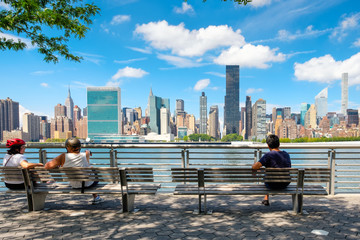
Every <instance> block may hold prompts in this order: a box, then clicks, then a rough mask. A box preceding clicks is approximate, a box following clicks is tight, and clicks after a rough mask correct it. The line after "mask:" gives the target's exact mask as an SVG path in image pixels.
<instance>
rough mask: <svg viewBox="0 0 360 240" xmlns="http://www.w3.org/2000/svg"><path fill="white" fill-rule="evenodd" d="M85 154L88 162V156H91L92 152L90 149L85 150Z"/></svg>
mask: <svg viewBox="0 0 360 240" xmlns="http://www.w3.org/2000/svg"><path fill="white" fill-rule="evenodd" d="M85 155H86V160H87V161H88V163H90V156H92V153H91V151H90V150H86V151H85Z"/></svg>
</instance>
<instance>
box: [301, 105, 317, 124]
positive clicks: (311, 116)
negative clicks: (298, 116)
mask: <svg viewBox="0 0 360 240" xmlns="http://www.w3.org/2000/svg"><path fill="white" fill-rule="evenodd" d="M316 126H317V124H316V109H315V105H314V104H311V106H310V108H309V110H307V112H306V114H305V118H304V127H305V128H316Z"/></svg>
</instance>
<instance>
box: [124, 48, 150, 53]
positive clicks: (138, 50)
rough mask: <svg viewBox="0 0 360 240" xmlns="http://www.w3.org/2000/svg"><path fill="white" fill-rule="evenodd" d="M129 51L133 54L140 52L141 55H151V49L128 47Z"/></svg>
mask: <svg viewBox="0 0 360 240" xmlns="http://www.w3.org/2000/svg"><path fill="white" fill-rule="evenodd" d="M128 48H129V49H131V50H133V51H135V52H141V53H145V54H151V53H152V52H151V49H150V48H148V47H147V48H145V49H143V48H136V47H128Z"/></svg>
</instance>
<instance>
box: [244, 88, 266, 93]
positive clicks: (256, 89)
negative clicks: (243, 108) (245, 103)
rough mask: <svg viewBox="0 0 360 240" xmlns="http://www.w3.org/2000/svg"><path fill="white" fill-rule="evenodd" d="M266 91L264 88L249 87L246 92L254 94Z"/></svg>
mask: <svg viewBox="0 0 360 240" xmlns="http://www.w3.org/2000/svg"><path fill="white" fill-rule="evenodd" d="M262 91H264V89H262V88H249V89H247V90H246V94H253V93H259V92H262Z"/></svg>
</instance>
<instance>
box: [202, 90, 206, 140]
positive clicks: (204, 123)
mask: <svg viewBox="0 0 360 240" xmlns="http://www.w3.org/2000/svg"><path fill="white" fill-rule="evenodd" d="M206 133H207V97H206V96H205V93H204V92H202V93H201V96H200V134H206Z"/></svg>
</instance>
